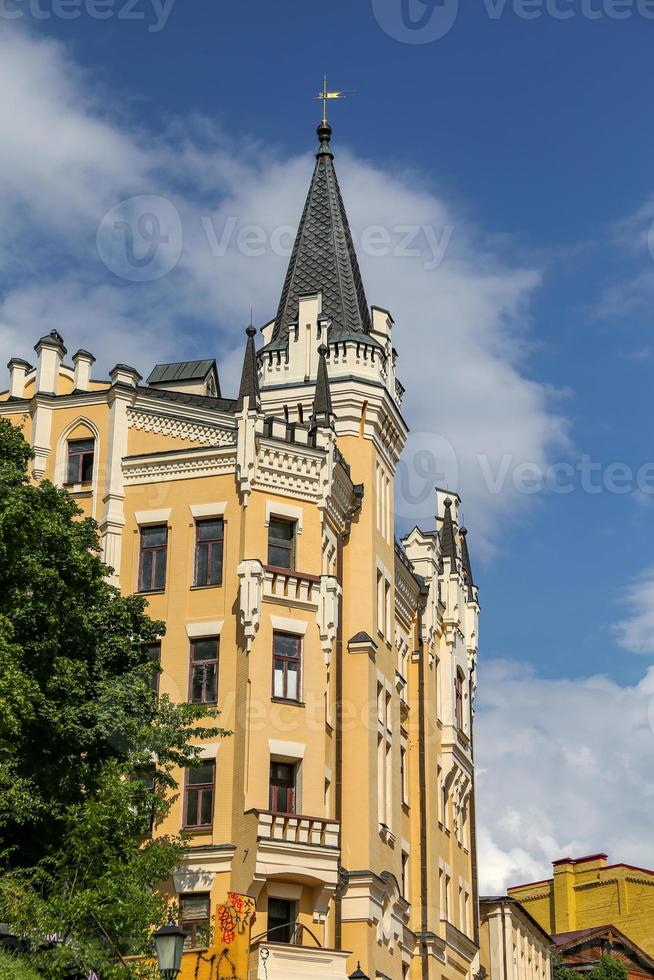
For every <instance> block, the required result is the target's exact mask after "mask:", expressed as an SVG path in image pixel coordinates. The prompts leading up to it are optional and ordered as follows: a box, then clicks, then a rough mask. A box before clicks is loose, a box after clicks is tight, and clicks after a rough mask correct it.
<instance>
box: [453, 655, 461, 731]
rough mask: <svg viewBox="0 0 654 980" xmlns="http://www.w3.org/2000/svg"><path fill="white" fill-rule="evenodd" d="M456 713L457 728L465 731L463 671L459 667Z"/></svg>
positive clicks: (455, 692)
mask: <svg viewBox="0 0 654 980" xmlns="http://www.w3.org/2000/svg"><path fill="white" fill-rule="evenodd" d="M454 711H455V718H456V727H457V728H458V729H459V731H460V732H462V731H463V671H462V670H461V668H460V667H459V668H458V669H457V672H456V678H455V680H454Z"/></svg>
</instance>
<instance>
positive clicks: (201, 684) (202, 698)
mask: <svg viewBox="0 0 654 980" xmlns="http://www.w3.org/2000/svg"><path fill="white" fill-rule="evenodd" d="M217 695H218V637H217V636H214V637H210V638H208V639H206V640H193V641H192V643H191V670H190V683H189V701H191V702H192V703H193V704H215V703H216V698H217Z"/></svg>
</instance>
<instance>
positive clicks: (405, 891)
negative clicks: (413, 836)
mask: <svg viewBox="0 0 654 980" xmlns="http://www.w3.org/2000/svg"><path fill="white" fill-rule="evenodd" d="M402 898H404V899H406V900H407V901H408V900H409V855H408V854H407V852H406V851H402Z"/></svg>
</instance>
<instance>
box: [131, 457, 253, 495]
mask: <svg viewBox="0 0 654 980" xmlns="http://www.w3.org/2000/svg"><path fill="white" fill-rule="evenodd" d="M235 466H236V454H235V452H234V450H233V449H232V448H231V447H226V448H216V449H214V448H211V449H182V450H177V451H175V450H173V451H172V452H170V453H163V454H160V453H153V454H152V455H148V456H126V457H125V458H124V459H123V475H124V480H125V485H126V486H137V485H139V484H143V483H167V482H168V481H169V480H192V479H194V478H195V477H200V476H224V475H226V474H228V473H233V472H234V469H235Z"/></svg>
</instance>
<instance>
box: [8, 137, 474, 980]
mask: <svg viewBox="0 0 654 980" xmlns="http://www.w3.org/2000/svg"><path fill="white" fill-rule="evenodd" d="M318 137H319V148H318V152H317V156H316V164H315V169H314V173H313V177H312V179H311V183H310V188H309V193H308V197H307V201H306V205H305V208H304V212H303V214H302V218H301V221H300V225H299V230H298V234H297V239H296V242H295V246H294V249H293V253H292V257H291V260H290V263H289V267H288V272H287V275H286V280H285V282H284V284H283V289H282V293H281V299H280V303H279V308H278V311H277V314H276V315H275V317H274V318H273V319H272V320H271V321H270V322H269V323H267V324H266V325H265V326H264V327H263V328H262V329H261V334H262V342H260V343H259V344H258V345H257V343H256V342H255V338H256V336H257V330H255V328H254V327H253V326H249V327H248V328H247V331H246V334H247V337H246V341H245V350H244V359H243V369H242V377H241V380H240V386H239V387H238V390H236V385H235V386H234V390H232V391H230V392H225V393H224V392H223V389H222V384H221V379H220V376H219V368H218V366H217V365H216V362H215V360H214V359H213V358H212V357H207V358H206V359H199V360H192V361H191V360H186V361H180V362H179V363H175V364H158V365H155V366H153V369H152V371H151V373H150V374H149V377H148V378H147V381H146V382H145V383H143V380H142V378H141V375H140V374H139V372H138V371H137V370H135V369H134V368H133V367H130V366H128V365H125V364H122V363H118V364H116V366H115V367H114V368H113V369H112V370H111V371H110V372H109V377H108V378H107V379H96V378H95V377H94V376H93V363H94V357H93V354H92V353H89V352H88V351H85V350H79V351H77V352H76V353H75V354H73V356H72V363H69V361H68V354H67V350H66V346H65V343H64V339H63V338H62V336H61V335H60V334H59V333H58V332H57V331H53V332H52V333H51V334H49V335H47V336H44V337H42V338H41V339H40V340H39V341H38V343H37V344H36V348H35V350H36V362H35V364H34V365H32V364H30V363H29V362H28V361H27V360H25V359H23V357H22V356H20V357H19V356H17V357H14V358H12V360H11V361H10V364H9V371H10V383H9V389H8V391H7V392H5V393H4V394H3V395H2V396H0V415H2V416H4V417H7V418H10V419H11V420H12V421H13V422H15V424H16V425H21V426H22V427H23V431H24V433H25V436H26V438H27V439H28V440H29V441H30V442H31V444H32V446H33V448H34V462H33V475H34V478H35V479H37V480H40V479H44V478H45V479H49V480H52V481H54V482H55V483H57V484H59V485H61V486H65V487H66V488H67V489H68V491H69V492H70V493H71V494H72V495H73V497H74V498H75V500H76V501H77V502H78V504H79V506H80V507H81V509H82V510H83V512H84V513H85V514H87V515H89V516H91V517H93V518H95V520H96V521H97V522H98V525H99V528H100V533H101V537H102V544H103V549H104V558H105V560H106V562H107V564H108V565H109V566H110V567H111V568H112V569H113V573H112V575H113V580H114V581H115V582H116V584H117V585H119V586H120V588H121V589H122V590H123V592H125V593H133V592H137V593H141V594H143V595H145V596H147V598H148V602H149V609H150V613H151V615H152V617H153V618H155V619H157V620H163V621H164V622H165V624H166V633H165V635H164V636H162V637H161V640H160V642H159V643H157V644H154V645H153V646H152V648H151V651H150V652H151V655H152V657H153V658H156V659H157V660H159V661H160V663H161V667H162V673H161V674H160V676H159V681H158V683H159V692H160V694H161V695H163V694H166V695H169V696H170V697H171V698H172V699H173V700H175V701H179V700H184V699H189V700H191V701H194V702H200V703H205V704H208V705H215V706H217V708H218V710H219V711H220V713H221V723H222V724H223V726H224V727H225V728H227V729H229V730H231V731H232V732H233V734H232V735H231V737H229V738H226V739H223V740H221V741H217V742H215V743H214V744H210V743H206V742H204V743H202V756H203V764H202V766H201V767H200V768H197V769H192V770H189V771H187V772H185V773H180V776H179V778H180V787H181V792H180V794H179V798H178V799H177V800H176V801H175V804H174V806H173V808H172V810H171V812H170V814H169V816H168V818H167V819H166V821H165V822H164V824H163V825H162V826H159V827H155V828H153V833H155V834H157V833H168V832H172V833H175V832H177V831H179V830H180V829H181V828H183V829H184V830H185V831H186V832H187V833H188V834H189V835H190V839H191V846H190V847H189V851H188V854H187V855H186V858H185V861H184V863H183V865H182V866H181V867H180V868H179V869H178V872H177V874H176V875H175V876H174V880H173V881H172V882H171V883H170V893H171V896H172V895H174V897H175V898H176V900H177V901H178V902H179V904H180V906H181V915H182V920H183V923H184V926H185V928H186V930H187V932H188V935H189V942H190V943H196V944H198V945H201V944H202V942H203V937H204V935H205V933H206V928H207V924H208V923H209V921H210V919H211V916H212V911H213V910H215V908H216V906H217V904H218V903H220V902H222V901H224V899H225V898H226V896H227V893H228V892H238V893H241V894H247V895H250V896H251V897H252V898H253V899H254V900H255V902H256V916H257V918H256V926H255V929H254V932H255V934H256V937H257V938H256V939H255V941H254V943H253V948H252V955H251V976H253V977H266V978H267V980H275V978H276V977H279V978H282V977H283V978H284V980H286V978H288V977H290V976H296V977H309V976H310V977H311V978H313V980H315V978H320V977H325V978H327V977H328V978H333V980H337V978H345V977H346V975H348V974H350V973H352V971H353V970H355V969H356V966H357V962H360V964H361V971H362V973H363V974H364V975H367V976H368V977H370V978H382V980H383V978H386V980H404V978H413V980H418V978H421V980H441V978H443V980H463V978H469V980H472V978H473V977H474V976H475V975H476V974H477V973H478V971H479V922H478V907H477V906H478V903H477V895H476V862H475V808H474V765H473V698H474V693H475V686H476V664H477V642H478V613H479V606H478V599H477V589H476V587H475V584H474V581H473V575H472V568H471V561H470V555H469V551H468V544H467V537H466V532H465V528H463V527H461V525H460V519H459V510H460V501H459V498H458V496H457V495H456V494H454V493H452V494H448V493H447V492H445V491H437V492H436V493H435V498H434V511H435V522H434V524H433V525H432V526H431V527H428V528H423V529H421V528H414V529H413V530H412V531H411V532H410V533H409V534H408V535H405V536H404V537H402V539H401V540H398V537H397V534H396V527H395V516H394V505H393V484H394V477H395V471H396V466H397V463H398V460H399V458H400V455H401V453H402V449H403V447H404V444H405V441H406V438H407V433H408V428H407V423H406V421H405V419H404V417H403V414H402V398H403V394H404V389H403V387H402V384H401V383H400V381H399V380H398V378H397V377H396V366H397V353H396V348H395V344H398V346H399V345H400V344H401V339H402V328H401V327H397V328H396V326H395V324H394V321H393V318H392V316H391V314H390V313H389V312H388V311H386V310H384V309H381V308H379V307H375V306H372V307H371V306H369V305H368V302H367V299H366V295H365V291H364V286H363V282H362V277H361V273H360V270H359V265H358V262H357V257H356V254H355V250H354V246H353V242H352V237H351V234H350V229H349V227H348V221H347V216H346V212H345V208H344V205H343V201H342V198H341V194H340V190H339V186H338V182H337V179H336V173H335V170H334V163H333V152H332V146H331V129H330V127H329V126H328V125H327V124H326V122H323V124H321V126H320V127H319V129H318ZM62 329H63V327H62ZM396 332H397V334H399V339H398V338H397V337H396ZM18 353H24V352H18ZM182 353H183V352H180V354H182ZM436 369H437V365H436V363H435V364H434V370H435V371H436Z"/></svg>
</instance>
